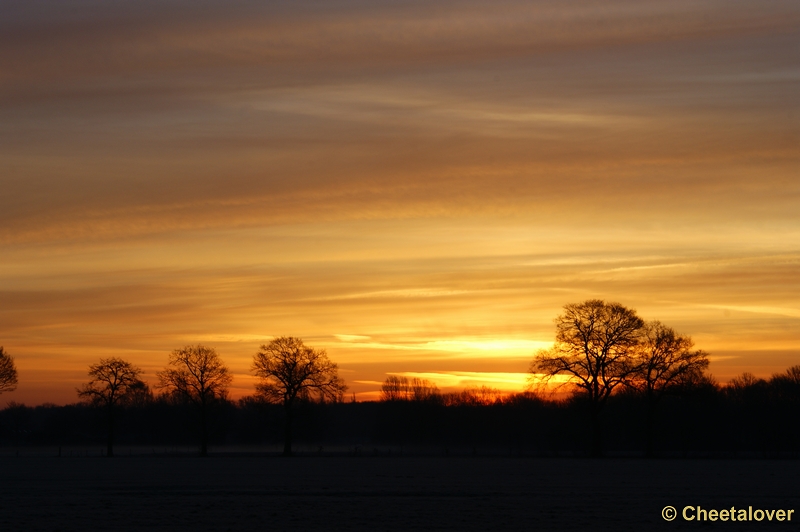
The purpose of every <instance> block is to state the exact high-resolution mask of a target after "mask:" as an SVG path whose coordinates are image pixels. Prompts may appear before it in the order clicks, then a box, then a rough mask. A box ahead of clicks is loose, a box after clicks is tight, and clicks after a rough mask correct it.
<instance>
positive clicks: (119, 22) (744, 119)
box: [0, 0, 800, 404]
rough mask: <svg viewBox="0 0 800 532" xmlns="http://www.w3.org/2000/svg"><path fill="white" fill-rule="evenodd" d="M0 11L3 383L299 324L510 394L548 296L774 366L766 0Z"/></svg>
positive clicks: (718, 358)
mask: <svg viewBox="0 0 800 532" xmlns="http://www.w3.org/2000/svg"><path fill="white" fill-rule="evenodd" d="M36 5H37V6H39V7H35V6H33V5H30V4H26V3H18V4H15V5H14V6H4V7H2V8H0V10H2V11H3V17H0V35H2V37H0V187H2V200H3V201H2V205H0V250H1V251H2V253H1V254H0V255H1V257H0V345H3V346H4V347H5V349H6V350H7V351H8V352H10V353H11V354H12V355H13V356H14V357H15V358H16V361H17V366H18V369H19V380H20V385H19V387H18V389H17V390H16V391H15V392H12V393H4V394H3V395H2V397H0V401H2V402H3V403H5V402H7V401H20V402H25V403H28V404H38V403H41V402H44V401H53V402H57V403H65V402H71V401H75V400H76V395H75V388H76V387H77V386H78V385H80V383H82V382H84V381H85V380H86V371H87V369H88V365H89V364H92V363H95V362H96V361H97V360H98V359H99V358H100V357H109V356H120V357H123V358H125V359H127V360H130V361H131V362H133V363H135V364H137V365H139V366H141V367H142V368H143V369H144V370H145V373H146V376H145V377H146V379H147V380H149V382H150V383H151V384H153V383H154V382H155V377H154V375H155V372H156V371H158V370H160V369H161V368H163V366H164V364H165V363H166V360H167V354H168V353H169V352H170V351H172V350H173V349H176V348H179V347H182V346H184V345H186V344H190V343H203V344H207V345H210V346H213V347H215V348H217V350H218V351H219V353H220V355H221V356H222V357H223V358H224V359H225V360H226V362H227V363H228V364H229V366H230V367H231V369H232V371H233V372H234V374H235V380H234V387H233V390H232V395H233V396H234V397H241V396H243V395H246V394H249V393H252V391H253V383H254V379H253V377H252V376H250V375H249V368H250V365H251V362H252V356H253V354H254V353H255V352H256V351H257V350H258V347H259V345H260V344H262V343H266V342H268V341H269V339H270V338H272V337H274V336H283V335H293V336H299V337H302V338H303V339H304V340H305V341H306V343H307V344H308V345H311V346H313V347H318V348H324V349H326V350H327V351H328V353H329V355H330V357H331V359H332V360H334V361H336V362H337V363H338V364H339V366H340V369H341V371H342V376H343V377H344V378H345V379H346V380H347V382H348V384H350V386H351V391H353V392H355V393H356V396H357V398H360V399H370V398H374V397H376V394H377V390H378V389H379V383H380V382H382V381H383V379H384V378H385V377H386V376H387V375H388V374H396V375H407V376H426V375H427V376H428V377H424V378H429V380H433V381H434V382H436V383H437V384H438V385H439V386H440V387H441V388H442V389H443V390H446V391H453V390H456V389H459V388H463V387H466V386H483V385H485V386H492V387H496V388H500V389H502V390H509V391H511V390H513V389H518V390H521V389H522V388H523V387H524V386H525V384H526V382H527V381H526V379H527V373H526V372H527V369H528V365H529V362H530V360H531V358H532V356H533V354H534V353H535V352H536V350H538V349H540V348H546V347H547V346H548V345H550V342H552V341H553V334H554V328H553V323H552V320H553V318H554V317H555V316H556V315H557V314H558V313H559V312H560V309H561V307H562V306H563V305H564V304H567V303H573V302H580V301H582V300H585V299H587V298H601V299H606V300H612V301H619V302H621V303H623V304H625V305H627V306H630V307H632V308H635V309H637V311H638V312H639V314H640V315H641V316H642V317H643V318H645V319H659V320H661V321H662V322H664V323H666V324H668V325H670V326H672V327H674V328H676V329H677V330H678V331H680V332H682V333H685V334H689V335H691V336H692V337H693V339H694V341H695V344H696V346H697V347H698V348H702V349H704V350H706V351H708V352H710V353H711V354H712V357H711V360H712V364H711V373H712V374H714V375H715V376H716V377H717V378H718V379H720V380H722V381H726V380H728V379H730V378H731V377H733V376H735V375H737V374H739V373H741V372H743V371H751V372H753V373H755V374H757V375H759V376H765V377H766V376H769V375H770V374H771V373H773V372H778V371H783V370H784V369H786V368H787V367H788V366H791V365H795V364H800V283H799V282H798V279H800V180H798V178H797V176H798V175H799V174H800V173H799V172H798V171H799V170H800V143H799V141H798V138H800V131H799V130H800V126H799V125H798V124H799V123H800V122H798V110H799V109H798V107H800V103H799V100H798V97H797V94H798V93H800V67H799V66H798V65H800V57H798V50H799V49H800V47H798V37H797V35H798V33H797V28H798V26H800V8H798V6H797V3H796V2H793V1H788V0H787V1H783V0H774V1H767V2H755V1H753V2H749V1H745V2H737V3H734V4H732V3H730V2H728V1H723V0H711V1H710V0H705V1H700V2H696V1H693V2H684V1H676V2H661V1H658V2H657V1H633V0H630V1H628V0H614V1H612V2H605V3H603V4H602V5H601V4H597V3H591V2H556V1H545V2H522V1H515V0H510V1H502V0H501V1H498V2H493V3H492V4H486V3H483V2H460V3H457V4H452V3H437V2H396V3H395V2H393V3H381V2H363V3H359V2H355V3H352V2H348V3H346V4H345V3H342V4H340V3H337V2H328V3H325V4H324V5H319V6H317V8H315V10H311V11H309V10H307V9H301V7H300V6H298V5H296V4H295V3H292V2H280V1H279V2H270V3H268V4H266V5H256V4H253V3H247V2H238V1H232V2H226V3H225V5H224V6H222V5H220V6H219V7H217V6H213V5H210V4H209V5H204V6H198V5H196V4H195V3H193V2H189V1H188V0H180V1H178V2H173V3H171V4H169V5H158V6H156V5H148V6H147V7H144V6H143V5H140V4H138V3H136V2H115V3H113V4H108V5H105V4H104V5H95V4H90V3H84V2H80V1H77V2H70V3H63V2H57V1H55V0H45V1H44V3H43V4H42V3H39V4H36Z"/></svg>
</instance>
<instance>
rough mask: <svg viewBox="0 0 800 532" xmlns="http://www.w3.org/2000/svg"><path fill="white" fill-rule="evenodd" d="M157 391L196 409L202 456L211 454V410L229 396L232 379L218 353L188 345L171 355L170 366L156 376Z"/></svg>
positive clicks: (200, 346) (208, 348) (198, 346)
mask: <svg viewBox="0 0 800 532" xmlns="http://www.w3.org/2000/svg"><path fill="white" fill-rule="evenodd" d="M157 376H158V387H159V388H162V389H166V390H169V391H170V392H172V393H174V394H177V395H178V396H180V397H182V398H184V399H186V400H187V401H189V402H190V403H191V404H192V405H194V407H195V409H196V410H197V413H198V415H199V422H200V456H206V455H207V454H208V424H209V416H210V412H211V408H212V407H213V406H214V404H216V403H217V402H218V401H219V400H220V399H225V398H226V397H227V395H228V387H229V386H230V384H231V382H232V381H233V377H232V375H231V373H230V371H229V370H228V368H227V367H226V366H225V364H223V363H222V359H221V358H220V357H219V355H218V354H217V352H216V351H215V350H214V349H213V348H211V347H206V346H203V345H187V346H186V347H184V348H182V349H176V350H175V351H173V352H172V353H170V355H169V365H168V367H167V368H165V369H164V371H160V372H158V373H157Z"/></svg>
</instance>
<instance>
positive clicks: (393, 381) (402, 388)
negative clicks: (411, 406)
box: [381, 375, 410, 401]
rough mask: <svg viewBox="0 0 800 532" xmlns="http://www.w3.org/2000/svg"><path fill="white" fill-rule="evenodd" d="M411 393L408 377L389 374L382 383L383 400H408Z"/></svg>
mask: <svg viewBox="0 0 800 532" xmlns="http://www.w3.org/2000/svg"><path fill="white" fill-rule="evenodd" d="M409 394H410V388H409V384H408V377H401V376H398V375H389V376H388V377H386V380H384V381H383V384H381V401H407V400H408V398H409Z"/></svg>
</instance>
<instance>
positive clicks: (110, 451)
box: [106, 406, 114, 458]
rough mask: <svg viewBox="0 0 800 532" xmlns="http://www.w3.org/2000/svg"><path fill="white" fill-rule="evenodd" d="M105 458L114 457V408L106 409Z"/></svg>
mask: <svg viewBox="0 0 800 532" xmlns="http://www.w3.org/2000/svg"><path fill="white" fill-rule="evenodd" d="M106 456H107V457H109V458H111V457H112V456H114V407H113V406H109V407H108V441H107V442H106Z"/></svg>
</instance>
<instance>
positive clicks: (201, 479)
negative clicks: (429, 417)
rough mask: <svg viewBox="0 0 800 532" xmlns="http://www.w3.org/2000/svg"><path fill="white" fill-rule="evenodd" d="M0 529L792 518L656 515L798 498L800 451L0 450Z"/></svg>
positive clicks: (639, 525) (780, 525) (543, 524)
mask: <svg viewBox="0 0 800 532" xmlns="http://www.w3.org/2000/svg"><path fill="white" fill-rule="evenodd" d="M0 466H1V467H2V479H1V482H2V483H1V484H0V491H1V492H2V493H0V530H2V531H17V530H19V531H27V530H53V531H55V530H89V531H99V530H143V531H148V530H175V531H179V530H180V531H183V530H192V531H194V530H198V531H199V530H264V531H267V530H269V531H272V530H276V531H280V530H581V531H589V530H686V529H701V530H708V529H719V530H754V529H755V530H797V529H798V528H800V527H798V524H800V515H796V514H795V515H794V517H793V519H792V521H791V522H787V521H784V522H775V521H773V522H766V521H765V522H761V523H755V522H749V523H739V522H736V523H734V522H730V521H728V522H721V521H716V522H713V523H712V522H705V523H696V522H695V523H687V522H684V521H683V520H682V518H681V517H680V515H679V516H678V518H677V519H676V520H675V521H674V522H665V521H663V519H662V517H661V510H662V508H663V507H664V506H666V505H672V506H675V507H676V508H678V510H679V511H680V510H681V509H682V508H683V507H684V506H686V505H695V506H696V505H700V506H702V507H704V508H708V509H711V508H717V509H722V508H730V507H731V506H735V507H737V508H747V507H748V506H753V508H754V509H756V508H763V509H781V508H782V509H797V510H800V477H799V476H798V474H799V473H800V461H794V460H785V461H782V460H775V461H761V460H644V459H614V458H609V459H603V460H589V459H567V458H565V459H543V458H515V457H481V456H476V457H453V456H450V457H448V456H439V457H430V456H429V457H424V456H377V457H376V456H319V457H315V456H298V457H293V458H288V459H287V458H281V457H277V456H253V455H217V456H210V457H208V458H205V459H202V458H199V457H193V456H163V455H159V456H146V455H144V456H135V455H134V456H118V457H115V458H113V459H106V458H102V457H99V456H91V457H87V456H84V457H76V456H63V457H60V458H59V457H55V456H20V457H15V456H8V455H6V456H0Z"/></svg>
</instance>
